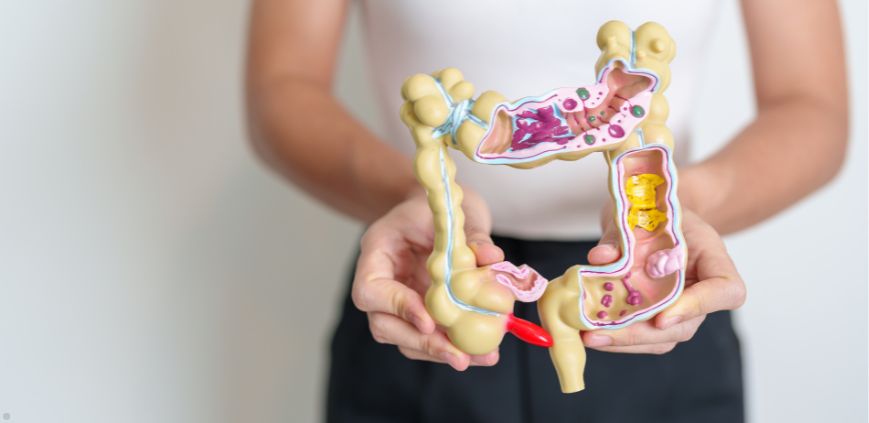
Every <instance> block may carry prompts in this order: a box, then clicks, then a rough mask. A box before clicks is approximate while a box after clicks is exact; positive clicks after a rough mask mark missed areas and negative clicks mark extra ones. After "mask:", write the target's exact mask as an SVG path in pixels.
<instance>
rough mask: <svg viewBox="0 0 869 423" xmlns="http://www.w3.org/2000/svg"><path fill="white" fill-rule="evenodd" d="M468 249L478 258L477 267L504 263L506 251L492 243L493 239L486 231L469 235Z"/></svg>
mask: <svg viewBox="0 0 869 423" xmlns="http://www.w3.org/2000/svg"><path fill="white" fill-rule="evenodd" d="M467 235H468V247H470V248H471V251H473V252H474V255H476V256H477V266H488V265H490V264H494V263H498V262H501V261H504V251H503V250H501V248H499V247H498V246H497V245H495V243H494V242H493V241H492V237H491V236H489V234H488V233H487V232H485V231H474V232H469V233H468V234H467Z"/></svg>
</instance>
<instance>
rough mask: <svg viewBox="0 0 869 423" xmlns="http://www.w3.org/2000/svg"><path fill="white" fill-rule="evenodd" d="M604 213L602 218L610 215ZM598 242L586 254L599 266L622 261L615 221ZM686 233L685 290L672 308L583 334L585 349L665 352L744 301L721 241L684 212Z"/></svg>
mask: <svg viewBox="0 0 869 423" xmlns="http://www.w3.org/2000/svg"><path fill="white" fill-rule="evenodd" d="M611 213H612V210H611V209H609V210H605V211H604V213H603V214H604V216H606V215H607V214H609V216H611ZM604 221H605V222H607V223H606V225H605V228H604V235H603V237H602V238H601V241H600V243H599V244H598V245H597V246H596V247H594V248H593V249H592V250H591V251H590V252H589V254H588V260H589V262H590V263H591V264H594V265H601V264H606V263H611V262H614V261H616V260H618V259H619V256H620V253H619V247H618V237H619V234H618V231H617V230H616V227H615V223H613V222H614V220H613V219H611V218H606V217H605V218H604ZM682 232H683V234H684V236H685V242H686V243H687V246H688V263H687V268H686V270H685V289H684V291H683V292H682V296H681V297H679V299H678V300H676V302H675V303H673V305H671V306H670V307H668V308H667V309H665V310H664V311H662V312H661V313H659V314H658V315H657V316H655V317H654V318H652V319H650V320H647V321H644V322H638V323H636V324H633V325H631V326H628V327H625V328H622V329H617V330H612V331H588V332H584V333H583V334H582V339H583V343H584V344H585V346H586V347H589V348H594V349H597V350H601V351H608V352H620V353H639V354H664V353H667V352H669V351H671V350H672V349H673V348H674V347H675V346H676V345H677V344H678V343H679V342H685V341H688V340H690V339H691V338H692V337H693V336H694V333H696V332H697V329H698V328H699V327H700V324H701V323H703V320H704V319H705V318H706V315H707V314H709V313H712V312H715V311H720V310H733V309H736V308H739V307H740V306H742V304H743V303H744V302H745V284H744V283H743V281H742V278H741V277H740V276H739V273H738V272H737V271H736V267H735V266H734V264H733V261H732V260H731V259H730V256H729V255H728V254H727V249H726V247H725V245H724V242H723V241H722V240H721V237H720V236H719V235H718V233H717V232H716V231H715V229H713V228H712V226H710V225H709V224H707V223H706V222H704V221H703V220H702V219H700V217H699V216H697V215H696V214H694V213H692V212H690V211H688V210H684V209H683V219H682Z"/></svg>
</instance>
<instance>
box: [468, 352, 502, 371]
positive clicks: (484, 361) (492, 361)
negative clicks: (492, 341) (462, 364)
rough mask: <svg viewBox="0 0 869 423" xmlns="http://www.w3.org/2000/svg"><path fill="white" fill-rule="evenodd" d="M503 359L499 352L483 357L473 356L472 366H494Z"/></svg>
mask: <svg viewBox="0 0 869 423" xmlns="http://www.w3.org/2000/svg"><path fill="white" fill-rule="evenodd" d="M500 359H501V353H500V352H498V350H495V351H492V352H490V353H488V354H483V355H472V356H471V365H472V366H485V367H488V366H494V365H496V364H498V360H500Z"/></svg>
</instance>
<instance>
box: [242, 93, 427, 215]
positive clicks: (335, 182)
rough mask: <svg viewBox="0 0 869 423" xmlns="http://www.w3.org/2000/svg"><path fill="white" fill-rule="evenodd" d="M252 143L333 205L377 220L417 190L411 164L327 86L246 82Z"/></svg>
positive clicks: (269, 160) (287, 174)
mask: <svg viewBox="0 0 869 423" xmlns="http://www.w3.org/2000/svg"><path fill="white" fill-rule="evenodd" d="M248 114H249V122H250V132H251V140H252V142H253V144H254V146H255V148H256V151H257V152H258V153H259V155H260V156H261V157H262V158H263V159H264V160H265V161H266V162H267V163H268V164H269V165H270V166H271V167H272V168H273V169H275V170H276V171H278V172H279V173H281V174H282V175H284V176H285V177H286V178H288V179H289V180H290V181H292V182H293V183H295V184H296V185H298V186H299V187H301V188H302V189H303V190H305V191H306V192H308V193H310V194H311V195H313V196H314V197H316V198H317V199H319V200H321V201H323V202H324V203H326V204H328V205H330V206H332V207H333V208H335V209H337V210H339V211H341V212H343V213H345V214H347V215H350V216H353V217H355V218H357V219H360V220H362V221H365V222H369V221H372V220H374V219H376V218H378V217H380V216H381V215H383V214H384V213H385V212H386V211H388V210H389V209H390V208H392V206H394V205H395V204H397V203H398V202H400V201H401V200H402V199H403V198H404V197H406V196H407V194H408V192H409V191H410V190H412V189H413V188H414V187H415V186H416V182H415V179H414V175H413V168H412V164H411V160H410V159H409V158H407V157H405V156H404V155H402V154H401V153H399V152H398V151H396V150H395V149H393V148H391V147H389V146H388V145H386V144H384V143H383V142H381V141H380V140H378V139H377V137H376V136H375V135H374V134H372V133H371V132H370V131H369V130H368V129H367V128H366V127H365V126H364V125H362V124H361V123H359V122H358V121H357V120H356V119H355V118H353V117H352V116H351V115H350V114H349V113H348V112H347V111H346V110H345V109H344V107H343V106H342V105H341V104H340V103H339V102H338V101H337V100H336V99H335V97H334V96H333V95H332V93H331V91H330V90H329V88H328V87H324V86H322V85H321V84H317V83H311V82H310V81H305V80H303V79H300V78H293V77H289V76H288V77H284V78H274V77H273V78H270V79H266V80H265V81H252V82H249V83H248Z"/></svg>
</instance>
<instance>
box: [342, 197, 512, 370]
mask: <svg viewBox="0 0 869 423" xmlns="http://www.w3.org/2000/svg"><path fill="white" fill-rule="evenodd" d="M462 209H463V210H464V213H465V231H466V234H467V240H468V246H469V247H471V249H472V250H473V251H474V253H475V255H476V257H477V265H478V266H486V265H489V264H493V263H497V262H500V261H502V260H504V253H503V251H501V249H500V248H498V247H497V246H495V245H494V244H493V243H492V238H491V236H490V233H491V227H492V219H491V214H490V212H489V208H488V206H487V205H486V203H485V201H483V199H482V198H480V197H479V196H478V195H476V194H475V193H474V192H473V191H471V190H468V189H467V188H465V189H464V200H463V201H462ZM433 246H434V221H433V218H432V214H431V210H430V209H429V206H428V203H427V200H426V197H425V194H424V193H423V192H422V191H421V190H419V191H415V192H414V193H413V194H412V195H411V196H409V197H408V199H407V200H406V201H404V202H403V203H400V204H399V205H397V206H395V208H393V209H392V210H391V211H390V212H389V213H387V214H386V215H384V216H383V217H381V218H380V219H378V220H377V221H375V222H374V223H373V224H372V225H371V226H370V227H369V228H368V230H367V231H366V232H365V235H364V236H363V237H362V242H361V252H360V255H359V260H358V262H357V265H356V274H355V276H354V279H353V288H352V293H351V296H352V299H353V303H354V304H355V305H356V307H357V308H358V309H359V310H362V311H364V312H366V313H367V314H368V325H369V328H370V330H371V335H372V336H373V337H374V339H375V340H376V341H377V342H379V343H382V344H391V345H395V346H397V347H398V350H399V351H400V352H401V353H402V354H403V355H404V356H405V357H407V358H410V359H414V360H426V361H433V362H438V363H447V364H449V365H450V366H452V367H453V368H455V369H456V370H459V371H462V370H465V369H467V368H468V366H471V365H480V366H491V365H494V364H495V363H497V362H498V352H497V351H494V352H491V353H489V354H485V355H478V356H472V355H468V354H466V353H464V352H462V351H460V350H459V349H458V348H456V346H455V345H453V344H452V343H451V342H450V340H449V339H448V338H447V336H446V334H445V333H444V332H443V331H442V330H440V329H438V328H437V327H436V324H435V322H434V320H433V319H432V317H431V316H430V315H429V313H428V312H427V311H426V309H425V304H424V301H423V298H424V296H425V291H426V289H428V287H429V285H430V284H431V280H430V279H429V275H428V271H427V269H426V260H427V259H428V256H429V254H431V252H432V249H433Z"/></svg>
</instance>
